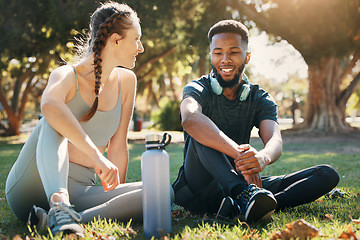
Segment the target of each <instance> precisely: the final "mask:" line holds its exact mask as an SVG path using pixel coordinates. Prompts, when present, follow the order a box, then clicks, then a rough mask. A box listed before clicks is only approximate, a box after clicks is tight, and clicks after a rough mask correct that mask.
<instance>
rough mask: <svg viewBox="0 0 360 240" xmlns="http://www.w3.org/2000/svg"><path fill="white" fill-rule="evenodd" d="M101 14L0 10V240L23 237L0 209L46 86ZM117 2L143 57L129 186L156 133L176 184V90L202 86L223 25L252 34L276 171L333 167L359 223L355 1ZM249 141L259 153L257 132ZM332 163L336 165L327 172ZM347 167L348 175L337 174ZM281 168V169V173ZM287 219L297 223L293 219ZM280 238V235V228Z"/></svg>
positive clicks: (20, 3)
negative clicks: (232, 22) (280, 148)
mask: <svg viewBox="0 0 360 240" xmlns="http://www.w3.org/2000/svg"><path fill="white" fill-rule="evenodd" d="M101 2H104V1H92V0H71V1H70V0H47V1H43V0H12V1H6V0H0V36H1V37H0V54H1V55H0V70H1V75H0V135H1V137H0V149H1V152H0V158H1V164H2V165H4V168H3V169H2V171H1V175H0V177H1V185H0V186H1V191H2V195H1V201H0V204H1V208H4V210H3V211H4V214H5V215H6V216H8V217H5V218H4V219H3V220H2V221H0V233H4V234H5V235H12V236H13V235H14V233H16V231H19V233H20V234H21V233H23V232H21V231H20V230H19V228H18V226H19V225H20V226H22V225H21V224H20V223H16V224H15V225H16V226H17V227H15V228H14V229H12V227H11V226H12V223H11V221H16V220H15V219H14V217H13V216H11V212H10V211H9V209H8V208H7V207H6V200H5V198H4V193H3V189H4V186H5V185H4V184H5V179H6V175H7V173H8V171H9V170H10V167H11V165H12V163H13V162H14V161H15V160H16V156H17V153H18V151H19V150H20V148H21V146H22V144H23V143H24V141H25V140H26V138H27V136H28V134H29V132H30V131H31V130H32V128H33V127H34V125H35V124H36V122H37V121H38V119H39V117H41V112H40V101H41V94H42V91H43V89H44V88H45V86H46V84H47V80H48V77H49V74H50V73H51V71H52V70H53V69H55V68H56V67H58V66H61V65H63V64H66V63H67V62H68V63H74V62H76V58H75V57H74V53H76V45H77V43H78V40H79V39H86V34H87V30H86V29H87V28H88V22H89V17H90V13H91V12H93V11H94V10H95V9H96V7H97V6H98V5H99V3H101ZM121 2H122V1H121ZM125 2H126V3H127V4H128V5H130V6H131V7H132V8H133V9H135V10H136V11H137V13H138V15H139V18H140V19H141V26H142V34H143V36H142V38H141V41H142V43H143V45H144V48H145V52H144V53H143V54H140V55H139V56H138V57H137V62H136V67H135V68H134V69H133V70H134V72H135V73H136V75H137V77H138V85H137V97H136V114H134V118H133V120H134V121H132V122H131V126H130V132H129V140H130V155H131V161H132V160H134V161H137V164H134V165H131V163H130V166H131V167H129V174H128V181H132V180H140V179H139V162H138V160H139V156H140V154H141V152H142V151H143V150H144V136H145V135H146V134H147V133H151V132H155V131H156V132H163V131H170V132H172V134H173V136H174V144H175V147H174V148H175V150H174V152H171V153H170V156H171V158H172V159H174V158H175V159H176V160H175V162H176V163H175V164H173V166H172V167H173V169H172V170H171V174H172V175H171V178H172V180H174V178H175V177H176V174H177V168H178V166H179V165H180V164H181V160H182V158H181V157H182V152H181V148H182V140H183V139H182V134H181V132H179V131H181V125H180V120H179V103H180V100H181V92H182V88H183V87H184V86H185V84H186V83H188V82H190V81H192V80H194V79H196V78H198V77H199V76H201V75H203V74H208V72H209V71H210V64H209V62H210V59H209V44H208V40H207V31H208V29H209V28H210V27H211V26H212V25H213V24H214V23H215V22H217V21H219V20H222V19H230V18H231V19H236V20H239V21H241V22H243V23H244V24H245V25H246V26H247V27H248V28H249V30H250V42H249V44H250V51H251V52H252V57H251V60H250V63H249V64H248V65H247V67H246V74H247V75H248V76H249V79H250V80H251V82H253V83H256V84H260V86H261V87H262V88H264V89H266V90H267V91H269V92H270V94H271V95H272V96H274V98H275V99H276V101H277V103H278V115H279V123H280V126H281V129H282V133H283V136H284V143H285V144H284V150H285V151H286V150H288V151H289V152H288V153H287V154H288V155H286V153H284V154H283V157H282V158H283V159H282V161H281V163H279V165H280V164H286V163H287V164H288V163H290V162H291V161H294V159H293V158H295V159H296V157H298V158H299V159H307V160H308V159H312V160H311V161H309V162H308V163H307V164H312V163H318V162H319V161H320V162H319V163H333V164H335V165H336V166H338V168H337V170H338V171H340V172H341V175H342V176H347V177H349V176H351V178H352V180H351V181H350V182H346V181H345V180H344V179H343V183H342V184H341V185H340V186H341V187H342V188H343V189H345V190H346V191H347V192H349V193H350V195H351V194H354V195H351V196H354V197H355V200H356V202H355V205H354V206H357V208H356V207H355V208H352V207H350V208H351V209H352V210H351V211H352V213H353V214H354V212H353V211H355V212H356V213H357V216H354V217H357V218H359V217H360V216H359V215H360V214H359V212H360V210H359V197H358V193H359V191H360V190H359V180H360V179H359V178H360V175H359V171H358V170H356V166H357V167H359V158H360V157H359V153H360V146H359V145H360V135H359V127H360V120H359V119H360V118H359V116H360V61H359V60H360V1H359V0H346V1H343V0H317V1H311V0H274V1H269V0H244V1H241V0H207V1H204V0H170V1H165V0H154V1H149V0H128V1H125ZM140 125H141V127H140ZM140 130H141V131H140ZM252 137H253V138H252V141H253V142H254V144H255V145H257V146H258V147H260V148H261V143H260V142H259V139H258V138H257V130H256V129H254V131H253V134H252ZM13 148H14V149H13ZM9 149H10V152H11V153H8V151H9ZM170 150H173V148H170ZM302 154H305V156H302ZM317 154H318V155H317ZM329 155H330V157H329ZM333 155H335V157H334V156H333ZM333 157H334V158H335V159H336V161H335V160H329V158H330V159H332V158H333ZM344 159H346V160H347V161H349V162H348V163H347V164H350V165H351V166H353V168H351V167H350V168H348V167H346V169H343V168H342V167H345V165H346V164H342V161H344ZM337 161H338V162H337ZM293 165H294V166H293ZM293 165H291V166H292V167H295V169H296V167H302V166H307V165H306V164H305V165H304V164H303V163H302V162H300V161H295V162H294V164H293ZM342 165H344V166H342ZM280 166H282V169H284V165H280ZM286 166H288V165H286ZM346 166H347V165H346ZM279 168H280V167H279ZM286 169H290V167H289V166H288V167H287V168H286ZM357 169H359V168H357ZM271 173H277V171H276V170H275V171H274V172H271ZM345 173H346V174H345ZM347 173H348V174H347ZM132 176H133V177H132ZM344 178H345V177H344ZM4 202H5V203H4ZM349 206H350V205H349ZM330 208H333V206H331V207H330ZM344 212H345V213H344V214H342V215H344V216H345V217H344V216H342V218H341V219H339V228H336V229H337V230H336V231H334V232H342V227H343V226H345V225H346V220H345V219H347V220H349V218H348V213H349V209H344ZM0 213H2V212H0ZM310 216H311V214H310ZM293 218H294V220H296V219H297V216H295V217H294V216H293ZM314 218H315V217H314ZM290 219H292V218H290ZM287 221H290V220H287ZM312 223H313V222H312ZM281 224H282V225H281ZM185 225H186V224H185ZM22 227H23V226H22ZM277 227H278V228H281V229H283V228H284V222H283V223H277ZM20 229H21V227H20ZM268 231H272V230H269V229H268ZM24 234H26V233H24ZM265 235H266V234H265ZM183 236H184V234H183ZM331 236H333V235H331Z"/></svg>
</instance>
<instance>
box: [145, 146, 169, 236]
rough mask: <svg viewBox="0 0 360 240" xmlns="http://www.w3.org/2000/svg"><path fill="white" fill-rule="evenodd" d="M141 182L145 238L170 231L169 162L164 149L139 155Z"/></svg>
mask: <svg viewBox="0 0 360 240" xmlns="http://www.w3.org/2000/svg"><path fill="white" fill-rule="evenodd" d="M141 178H142V182H143V190H142V191H143V192H142V194H143V221H144V234H145V236H146V237H147V238H151V237H152V236H155V237H157V238H159V237H161V236H165V235H166V234H167V233H169V232H171V231H172V226H171V196H170V164H169V155H168V153H167V152H166V151H165V150H164V149H149V150H146V151H145V152H144V153H143V154H142V156H141Z"/></svg>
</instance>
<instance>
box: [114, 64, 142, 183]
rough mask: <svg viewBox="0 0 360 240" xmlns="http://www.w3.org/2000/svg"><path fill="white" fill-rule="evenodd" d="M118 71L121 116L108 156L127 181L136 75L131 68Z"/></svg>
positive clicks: (121, 181)
mask: <svg viewBox="0 0 360 240" xmlns="http://www.w3.org/2000/svg"><path fill="white" fill-rule="evenodd" d="M116 71H119V73H120V82H121V98H122V105H121V117H120V123H119V127H118V129H117V131H116V133H115V134H114V136H113V137H112V138H111V139H110V142H109V147H108V158H109V160H110V161H111V162H113V163H114V164H115V165H116V166H117V167H118V169H119V177H120V183H125V180H126V173H127V167H128V162H129V150H128V140H127V136H128V130H129V122H130V119H131V116H132V114H133V109H134V102H135V92H136V76H135V74H134V73H133V72H132V71H129V70H125V69H116Z"/></svg>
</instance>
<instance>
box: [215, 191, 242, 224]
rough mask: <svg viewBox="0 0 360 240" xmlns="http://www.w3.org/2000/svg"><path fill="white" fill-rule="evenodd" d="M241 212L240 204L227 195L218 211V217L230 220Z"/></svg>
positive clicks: (222, 219)
mask: <svg viewBox="0 0 360 240" xmlns="http://www.w3.org/2000/svg"><path fill="white" fill-rule="evenodd" d="M239 214H240V208H239V205H238V204H237V203H236V202H235V201H234V200H233V199H232V198H231V197H229V196H228V197H225V198H224V199H223V200H222V201H221V204H220V207H219V210H218V211H217V213H216V218H217V219H219V220H221V221H224V220H230V219H232V218H234V217H236V216H238V215H239Z"/></svg>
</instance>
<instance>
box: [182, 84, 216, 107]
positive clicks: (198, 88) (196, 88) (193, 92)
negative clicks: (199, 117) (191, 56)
mask: <svg viewBox="0 0 360 240" xmlns="http://www.w3.org/2000/svg"><path fill="white" fill-rule="evenodd" d="M188 97H192V98H194V99H195V100H196V101H197V102H198V103H199V104H200V106H201V107H202V108H204V107H205V105H206V103H207V102H208V99H209V89H208V88H207V87H206V86H205V83H204V82H202V81H200V80H196V81H192V82H190V83H188V84H187V85H186V86H185V87H184V89H183V98H182V100H184V99H185V98H188Z"/></svg>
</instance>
